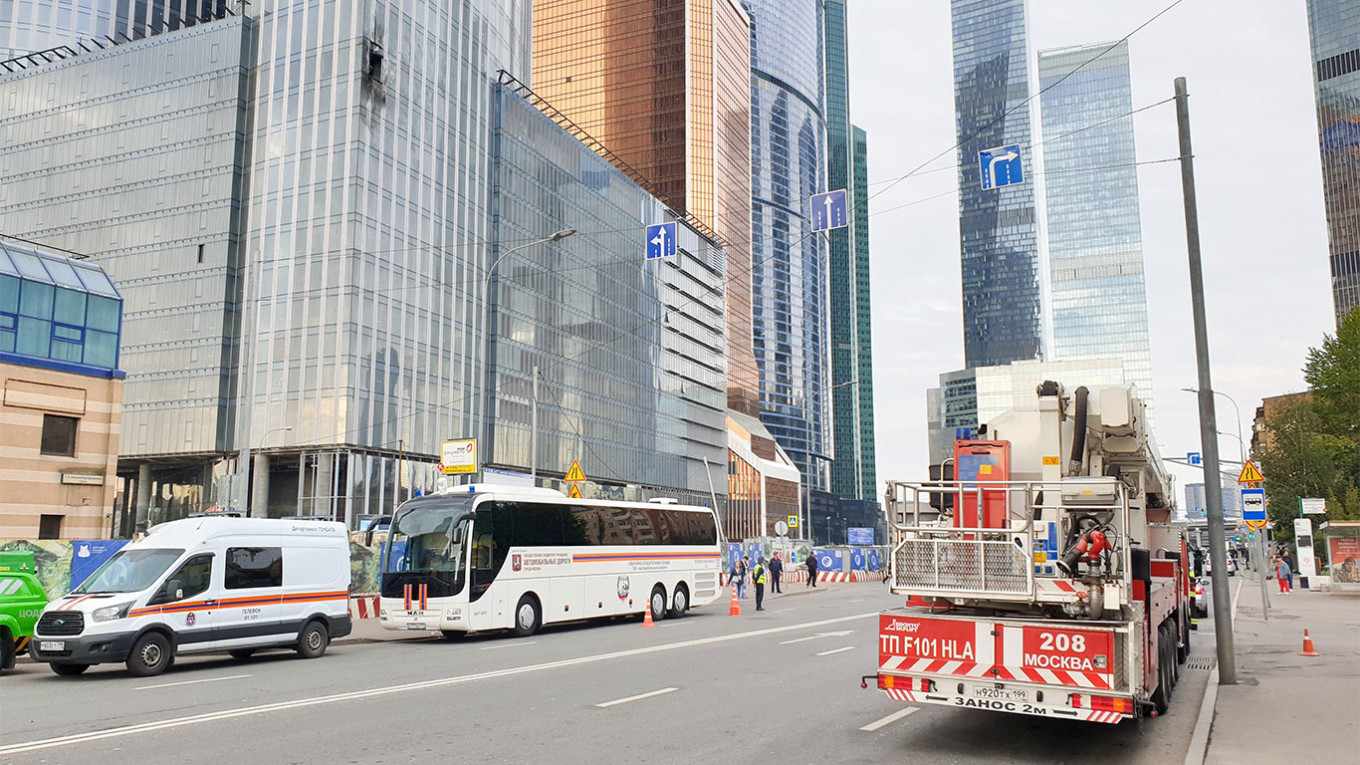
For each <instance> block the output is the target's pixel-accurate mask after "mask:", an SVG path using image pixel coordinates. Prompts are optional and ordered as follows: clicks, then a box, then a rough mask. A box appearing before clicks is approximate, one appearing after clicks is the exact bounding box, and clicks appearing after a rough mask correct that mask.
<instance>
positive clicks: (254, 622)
mask: <svg viewBox="0 0 1360 765" xmlns="http://www.w3.org/2000/svg"><path fill="white" fill-rule="evenodd" d="M224 558H225V560H224V563H223V567H222V569H223V575H222V603H223V613H222V618H221V619H220V620H219V629H218V633H219V634H220V636H221V638H222V639H223V640H241V639H244V638H260V637H264V636H269V635H278V634H280V633H283V632H286V629H285V628H284V626H283V624H282V618H283V615H282V614H281V613H280V611H281V609H282V608H283V606H282V598H283V548H282V547H281V546H280V545H279V544H278V539H277V537H275V538H273V539H272V540H269V541H264V540H255V539H250V540H231V542H228V545H227V548H226V551H225V553H224Z"/></svg>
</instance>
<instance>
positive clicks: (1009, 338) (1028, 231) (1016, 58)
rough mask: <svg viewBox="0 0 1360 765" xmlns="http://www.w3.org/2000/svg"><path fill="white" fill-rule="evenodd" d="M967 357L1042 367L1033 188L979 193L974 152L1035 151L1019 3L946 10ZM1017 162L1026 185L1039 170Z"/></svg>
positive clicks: (974, 0)
mask: <svg viewBox="0 0 1360 765" xmlns="http://www.w3.org/2000/svg"><path fill="white" fill-rule="evenodd" d="M952 22H953V34H954V99H955V113H956V117H957V125H956V127H957V131H958V139H959V153H958V157H959V230H960V250H961V252H962V257H963V263H962V275H963V348H964V361H965V363H966V364H967V366H969V367H982V366H993V365H996V364H1005V363H1007V362H1011V361H1017V360H1024V359H1036V358H1040V357H1041V356H1042V353H1043V321H1042V307H1041V298H1040V291H1041V286H1040V280H1039V242H1038V228H1037V225H1038V224H1037V220H1036V214H1035V201H1034V184H1033V183H1032V182H1030V181H1029V180H1027V181H1026V182H1024V183H1019V184H1014V185H1010V186H1005V187H1002V188H1000V189H983V188H982V185H981V181H982V179H981V170H980V169H979V166H978V152H980V151H983V150H985V149H990V148H994V147H998V146H1008V145H1017V144H1018V145H1020V146H1021V147H1028V145H1029V144H1030V143H1031V134H1030V108H1029V106H1028V105H1026V104H1025V100H1026V99H1028V98H1029V96H1030V90H1029V73H1028V60H1027V48H1026V39H1027V35H1028V30H1027V27H1026V12H1025V0H952ZM1021 162H1022V163H1023V170H1024V174H1025V177H1026V178H1027V179H1031V178H1033V174H1034V170H1035V167H1034V165H1033V164H1032V163H1031V157H1030V155H1029V153H1028V152H1026V151H1024V150H1022V152H1021Z"/></svg>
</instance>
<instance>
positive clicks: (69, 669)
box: [51, 661, 90, 677]
mask: <svg viewBox="0 0 1360 765" xmlns="http://www.w3.org/2000/svg"><path fill="white" fill-rule="evenodd" d="M51 667H52V671H53V672H56V673H57V674H58V675H63V676H66V677H70V676H72V675H79V674H80V673H81V672H84V671H85V670H87V669H89V668H90V665H89V664H71V663H69V662H55V661H54V662H52V664H51Z"/></svg>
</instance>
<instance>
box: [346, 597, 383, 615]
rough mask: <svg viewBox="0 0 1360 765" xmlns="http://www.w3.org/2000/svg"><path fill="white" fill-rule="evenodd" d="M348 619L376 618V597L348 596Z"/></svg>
mask: <svg viewBox="0 0 1360 765" xmlns="http://www.w3.org/2000/svg"><path fill="white" fill-rule="evenodd" d="M349 618H351V619H376V618H378V596H377V595H374V594H371V593H364V594H362V595H350V596H349Z"/></svg>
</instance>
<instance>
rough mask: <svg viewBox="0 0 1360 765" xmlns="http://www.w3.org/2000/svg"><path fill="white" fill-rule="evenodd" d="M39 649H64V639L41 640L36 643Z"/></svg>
mask: <svg viewBox="0 0 1360 765" xmlns="http://www.w3.org/2000/svg"><path fill="white" fill-rule="evenodd" d="M38 650H39V651H65V650H66V641H64V640H43V641H41V642H39V643H38Z"/></svg>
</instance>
